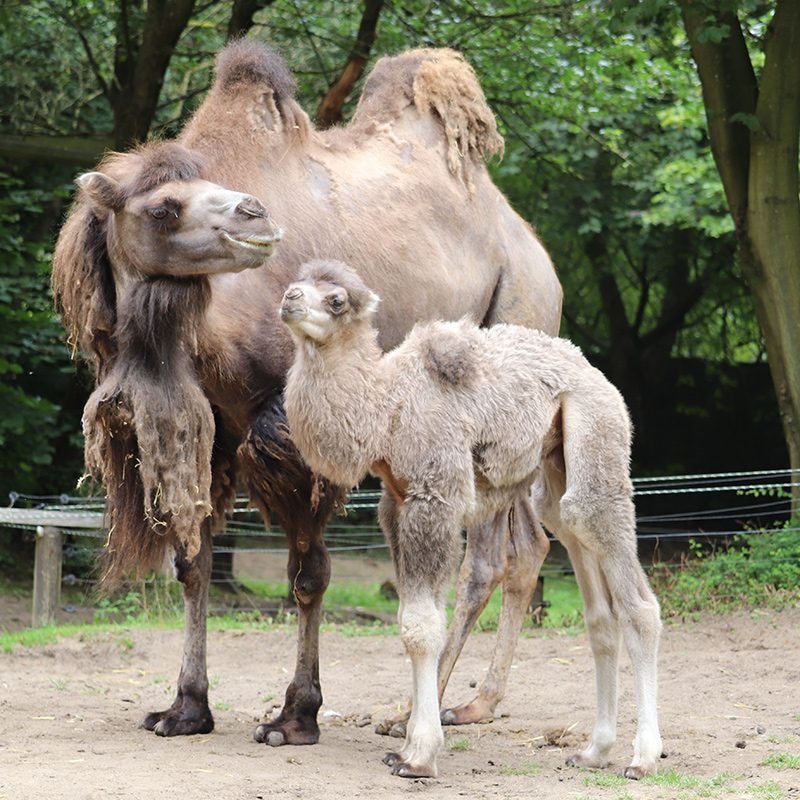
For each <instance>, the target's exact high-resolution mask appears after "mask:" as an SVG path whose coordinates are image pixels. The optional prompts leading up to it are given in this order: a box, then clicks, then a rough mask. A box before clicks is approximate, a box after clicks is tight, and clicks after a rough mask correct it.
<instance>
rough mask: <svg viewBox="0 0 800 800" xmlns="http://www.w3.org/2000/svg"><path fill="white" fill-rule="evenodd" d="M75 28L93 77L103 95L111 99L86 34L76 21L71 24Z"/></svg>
mask: <svg viewBox="0 0 800 800" xmlns="http://www.w3.org/2000/svg"><path fill="white" fill-rule="evenodd" d="M73 27H74V29H75V33H77V34H78V38H79V39H80V41H81V45H83V51H84V52H85V53H86V60H87V61H88V62H89V66H90V67H91V69H92V73H93V74H94V77H95V78H96V79H97V83H98V85H99V86H100V90H101V91H102V92H103V94H104V95H105V97H107V98H108V99H109V100H110V99H111V95H110V92H109V88H108V83H107V82H106V79H105V78H104V77H103V73H102V72H101V70H100V65H99V64H98V63H97V59H96V58H95V57H94V53H93V52H92V48H91V47H90V45H89V40H88V39H87V38H86V34H85V33H84V32H83V31H82V30H81V29H80V27H79V26H78V23H77V22H76V23H74V25H73Z"/></svg>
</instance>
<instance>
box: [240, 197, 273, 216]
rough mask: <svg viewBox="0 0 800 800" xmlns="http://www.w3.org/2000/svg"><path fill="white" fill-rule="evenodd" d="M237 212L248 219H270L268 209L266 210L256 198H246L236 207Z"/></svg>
mask: <svg viewBox="0 0 800 800" xmlns="http://www.w3.org/2000/svg"><path fill="white" fill-rule="evenodd" d="M236 210H237V211H238V212H239V213H240V214H245V215H246V216H248V217H260V218H262V219H266V218H267V217H269V212H268V211H267V209H266V208H264V206H263V205H261V203H260V202H259V201H258V200H256V198H255V197H245V199H244V200H242V202H241V203H239V205H238V206H236Z"/></svg>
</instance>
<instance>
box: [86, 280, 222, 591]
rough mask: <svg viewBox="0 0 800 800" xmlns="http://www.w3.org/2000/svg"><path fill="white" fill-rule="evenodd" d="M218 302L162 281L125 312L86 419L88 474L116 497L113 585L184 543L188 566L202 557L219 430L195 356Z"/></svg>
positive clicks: (106, 571) (194, 287) (107, 579)
mask: <svg viewBox="0 0 800 800" xmlns="http://www.w3.org/2000/svg"><path fill="white" fill-rule="evenodd" d="M209 296H210V290H209V286H208V282H207V281H206V280H204V279H192V280H185V279H184V280H180V279H174V278H161V279H156V280H148V281H144V282H142V283H141V284H139V285H138V286H137V287H135V289H134V290H133V291H132V292H131V293H130V295H129V296H128V297H127V298H126V302H125V304H124V305H123V306H122V307H121V308H120V309H119V324H118V328H117V343H118V346H119V354H120V357H119V358H118V359H117V360H116V362H115V364H114V366H113V367H112V368H111V370H109V372H108V373H107V374H106V376H105V378H104V379H103V381H102V382H101V383H100V384H99V385H98V387H97V388H96V389H95V390H94V392H93V393H92V395H91V396H90V398H89V400H88V402H87V404H86V407H85V409H84V415H83V428H84V436H85V439H86V446H85V459H86V465H87V467H88V469H89V470H90V471H92V472H93V473H94V474H96V475H98V476H100V477H102V480H103V484H104V486H105V489H106V492H107V493H108V497H109V514H110V519H109V524H110V533H109V540H108V547H107V550H106V559H105V565H104V567H103V570H102V575H101V580H102V582H103V583H104V584H105V585H106V586H113V584H114V583H115V581H116V580H117V579H118V578H119V577H120V576H122V575H123V574H125V573H126V572H134V573H137V574H142V573H146V572H147V571H149V570H151V569H153V568H155V567H157V566H158V565H159V564H160V563H161V561H163V558H164V553H165V550H166V548H167V547H168V546H173V545H175V544H176V543H179V544H181V545H182V546H183V548H185V552H186V556H187V558H189V559H191V558H193V557H194V556H195V555H196V554H197V552H198V550H199V547H200V542H199V534H198V532H199V530H200V524H201V523H202V522H203V520H204V519H205V518H206V517H208V516H209V515H210V514H211V512H212V505H211V453H212V444H213V441H214V431H215V424H214V418H213V414H212V412H211V406H210V404H209V402H208V399H207V398H206V396H205V394H204V393H203V390H202V389H201V388H200V385H199V383H198V380H197V376H196V374H195V368H194V365H193V362H192V350H191V348H192V345H193V342H194V339H195V337H196V326H197V324H198V321H199V320H200V318H201V317H202V314H203V312H204V311H205V308H206V305H207V304H208V300H209ZM137 474H138V480H137ZM152 532H155V534H157V535H156V536H153V535H152Z"/></svg>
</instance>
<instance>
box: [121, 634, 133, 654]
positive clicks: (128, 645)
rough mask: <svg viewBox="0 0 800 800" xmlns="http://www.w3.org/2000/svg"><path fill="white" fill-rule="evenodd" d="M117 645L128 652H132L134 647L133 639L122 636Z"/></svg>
mask: <svg viewBox="0 0 800 800" xmlns="http://www.w3.org/2000/svg"><path fill="white" fill-rule="evenodd" d="M119 645H120V647H121V648H122V649H123V650H128V651H130V650H133V648H134V647H135V646H136V645H135V642H134V641H133V639H131V638H130V637H128V636H123V637H122V638H120V639H119Z"/></svg>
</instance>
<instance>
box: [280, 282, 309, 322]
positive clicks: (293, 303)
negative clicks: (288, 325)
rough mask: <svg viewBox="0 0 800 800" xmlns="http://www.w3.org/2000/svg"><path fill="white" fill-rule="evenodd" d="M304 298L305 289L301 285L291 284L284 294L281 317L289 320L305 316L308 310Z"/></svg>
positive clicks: (285, 320) (286, 320)
mask: <svg viewBox="0 0 800 800" xmlns="http://www.w3.org/2000/svg"><path fill="white" fill-rule="evenodd" d="M304 300H305V296H304V295H303V290H302V289H301V288H300V287H299V286H290V287H289V288H288V289H287V290H286V291H285V292H284V294H283V301H282V302H281V319H282V320H283V321H284V322H289V321H290V320H295V319H298V318H299V317H301V316H303V315H304V314H305V311H306V307H305V303H304V302H303V301H304Z"/></svg>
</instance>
